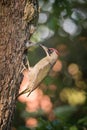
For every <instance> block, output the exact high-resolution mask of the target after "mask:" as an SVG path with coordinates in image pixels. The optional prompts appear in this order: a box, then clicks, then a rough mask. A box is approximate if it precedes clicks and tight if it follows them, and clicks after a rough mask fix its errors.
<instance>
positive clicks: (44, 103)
mask: <svg viewBox="0 0 87 130" xmlns="http://www.w3.org/2000/svg"><path fill="white" fill-rule="evenodd" d="M40 107H41V109H42V110H43V111H44V112H45V113H50V111H51V110H52V107H53V105H52V102H51V100H50V98H49V96H47V95H44V96H43V98H42V100H41V101H40Z"/></svg>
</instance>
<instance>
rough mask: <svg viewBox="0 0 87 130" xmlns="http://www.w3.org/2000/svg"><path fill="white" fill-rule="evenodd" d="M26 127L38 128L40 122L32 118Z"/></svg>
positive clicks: (28, 119)
mask: <svg viewBox="0 0 87 130" xmlns="http://www.w3.org/2000/svg"><path fill="white" fill-rule="evenodd" d="M25 123H26V127H36V126H37V124H38V121H37V119H36V118H33V117H30V118H27V119H26V120H25Z"/></svg>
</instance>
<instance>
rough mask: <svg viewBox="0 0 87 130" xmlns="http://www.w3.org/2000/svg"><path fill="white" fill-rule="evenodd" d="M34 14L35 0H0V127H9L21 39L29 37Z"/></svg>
mask: <svg viewBox="0 0 87 130" xmlns="http://www.w3.org/2000/svg"><path fill="white" fill-rule="evenodd" d="M27 3H28V5H29V6H28V9H27V6H26V4H27ZM33 5H34V6H33ZM35 6H36V7H37V8H36V7H35ZM25 7H26V9H25ZM29 8H30V9H29ZM26 11H27V12H26ZM31 14H32V15H31ZM37 16H38V2H37V0H27V1H26V0H0V99H1V102H0V126H1V130H10V129H11V124H12V119H13V114H14V110H15V104H16V96H17V94H18V90H19V86H20V82H21V81H22V76H21V73H20V71H21V69H22V64H21V63H22V57H23V53H24V50H25V45H24V43H25V41H27V40H28V38H30V26H31V23H32V24H33V25H35V24H36V21H37V18H38V17H37ZM35 20H36V21H35Z"/></svg>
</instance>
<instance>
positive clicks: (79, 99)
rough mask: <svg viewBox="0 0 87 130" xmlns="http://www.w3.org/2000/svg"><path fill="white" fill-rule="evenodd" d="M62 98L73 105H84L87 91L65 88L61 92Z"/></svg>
mask: <svg viewBox="0 0 87 130" xmlns="http://www.w3.org/2000/svg"><path fill="white" fill-rule="evenodd" d="M60 99H61V100H62V101H63V102H68V103H69V104H70V105H71V106H76V105H82V104H84V103H85V101H86V93H85V91H80V90H77V89H72V88H64V89H63V90H62V91H61V92H60Z"/></svg>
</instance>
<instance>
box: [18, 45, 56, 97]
mask: <svg viewBox="0 0 87 130" xmlns="http://www.w3.org/2000/svg"><path fill="white" fill-rule="evenodd" d="M40 46H41V47H42V48H43V49H44V51H45V52H46V57H44V58H43V59H41V60H40V61H39V62H38V63H37V64H36V65H35V66H34V67H30V66H29V64H28V66H29V68H28V77H29V83H28V84H27V87H26V89H25V90H24V91H22V92H20V93H19V95H18V96H20V95H22V94H25V93H28V95H27V96H29V95H30V93H31V92H32V91H33V90H35V89H36V88H37V87H38V85H39V84H40V83H41V81H42V80H43V79H44V78H45V77H46V76H47V74H48V72H49V71H50V70H51V68H52V67H53V65H54V64H55V62H56V61H57V58H58V55H59V53H58V51H57V50H56V49H54V48H47V47H45V46H43V45H40Z"/></svg>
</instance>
